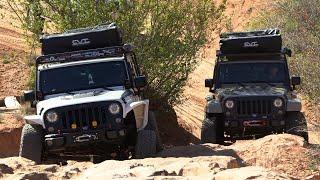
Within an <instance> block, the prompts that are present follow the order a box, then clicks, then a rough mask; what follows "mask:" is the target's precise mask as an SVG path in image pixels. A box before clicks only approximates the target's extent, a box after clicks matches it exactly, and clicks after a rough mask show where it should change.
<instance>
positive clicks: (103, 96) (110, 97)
mask: <svg viewBox="0 0 320 180" xmlns="http://www.w3.org/2000/svg"><path fill="white" fill-rule="evenodd" d="M130 92H131V91H128V90H116V91H107V90H105V91H101V92H99V93H94V92H88V93H80V94H74V95H66V94H64V95H61V96H58V97H54V98H50V99H47V100H43V101H40V102H39V103H38V104H37V110H38V111H39V112H40V111H42V112H45V111H47V110H49V109H53V108H57V107H63V106H69V105H76V104H84V103H92V102H101V101H119V102H122V98H123V97H124V96H126V94H127V95H129V94H131V93H132V92H131V93H130ZM39 112H38V113H37V114H39Z"/></svg>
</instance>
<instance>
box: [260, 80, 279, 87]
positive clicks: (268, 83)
mask: <svg viewBox="0 0 320 180" xmlns="http://www.w3.org/2000/svg"><path fill="white" fill-rule="evenodd" d="M255 83H262V84H266V85H269V86H271V87H275V86H276V85H275V84H274V83H271V82H264V81H260V82H255Z"/></svg>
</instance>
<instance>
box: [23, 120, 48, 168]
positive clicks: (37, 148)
mask: <svg viewBox="0 0 320 180" xmlns="http://www.w3.org/2000/svg"><path fill="white" fill-rule="evenodd" d="M42 140H43V128H42V127H41V126H39V125H31V124H26V125H24V127H23V129H22V134H21V142H20V150H19V156H20V157H23V158H27V159H30V160H32V161H34V162H36V163H37V164H40V163H41V160H42V152H43V141H42Z"/></svg>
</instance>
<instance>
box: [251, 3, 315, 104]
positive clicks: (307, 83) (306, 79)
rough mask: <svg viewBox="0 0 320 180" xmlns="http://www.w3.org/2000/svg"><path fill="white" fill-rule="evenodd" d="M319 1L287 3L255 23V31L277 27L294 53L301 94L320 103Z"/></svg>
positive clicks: (294, 70)
mask: <svg viewBox="0 0 320 180" xmlns="http://www.w3.org/2000/svg"><path fill="white" fill-rule="evenodd" d="M319 17H320V0H308V1H301V0H285V1H283V2H279V3H277V4H276V5H275V6H274V9H273V10H272V11H271V12H265V13H263V14H261V16H260V17H259V18H258V19H257V20H256V21H255V22H253V23H252V28H255V29H256V28H266V27H278V28H280V29H281V30H282V34H283V37H284V43H285V45H286V46H288V47H289V48H291V49H292V50H293V51H294V54H293V58H290V61H289V64H290V68H291V74H296V75H300V76H301V77H302V85H301V86H300V90H301V91H302V92H303V93H304V94H305V95H307V96H308V97H309V98H310V100H311V101H313V102H320V46H319V43H320V21H319Z"/></svg>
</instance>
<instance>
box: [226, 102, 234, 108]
mask: <svg viewBox="0 0 320 180" xmlns="http://www.w3.org/2000/svg"><path fill="white" fill-rule="evenodd" d="M226 107H227V108H228V109H232V108H233V107H234V102H233V101H232V100H227V101H226Z"/></svg>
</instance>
